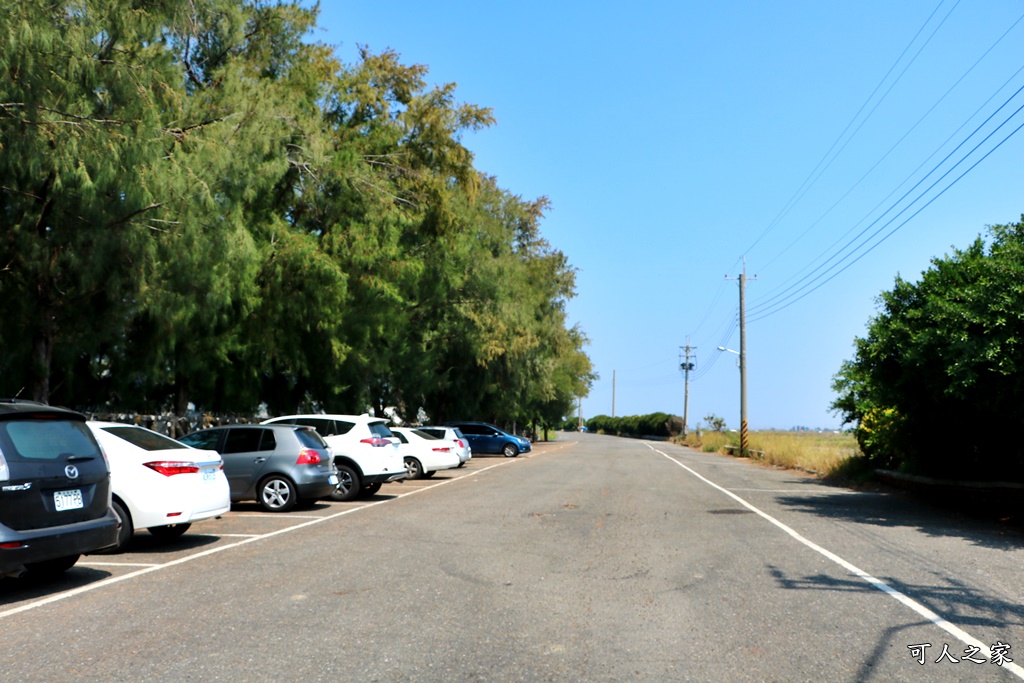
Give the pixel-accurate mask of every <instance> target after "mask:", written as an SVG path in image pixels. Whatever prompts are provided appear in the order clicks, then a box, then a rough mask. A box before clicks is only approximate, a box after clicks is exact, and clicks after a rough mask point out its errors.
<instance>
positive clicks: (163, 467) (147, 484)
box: [87, 421, 231, 552]
mask: <svg viewBox="0 0 1024 683" xmlns="http://www.w3.org/2000/svg"><path fill="white" fill-rule="evenodd" d="M87 424H88V425H89V428H90V429H91V430H92V433H93V434H95V436H96V440H97V441H99V442H100V445H101V446H102V447H103V451H104V453H106V455H107V459H108V461H109V462H110V489H111V491H112V493H113V500H112V501H111V506H112V507H113V508H114V510H115V511H116V512H117V514H118V516H119V517H121V520H122V522H123V523H122V524H121V532H120V534H119V535H118V539H117V546H116V547H114V548H111V549H110V551H109V552H121V551H122V550H124V548H125V546H127V545H128V542H129V541H131V539H132V536H133V535H134V533H135V532H136V531H138V530H141V529H149V533H150V534H152V535H153V536H156V537H157V538H163V539H169V538H177V537H179V536H181V535H182V534H183V533H185V532H186V531H188V528H189V526H191V524H192V522H198V521H199V520H202V519H209V518H210V517H219V516H220V515H222V514H224V513H225V512H227V511H228V510H230V509H231V492H230V490H229V488H228V480H227V477H226V476H225V475H224V463H223V461H222V460H221V457H220V454H219V453H217V452H216V451H210V450H202V449H198V448H192V447H191V446H186V445H185V444H183V443H181V442H180V441H175V440H174V439H171V438H168V437H166V436H164V435H163V434H158V433H157V432H154V431H151V430H149V429H145V428H144V427H138V426H136V425H130V424H121V423H118V422H94V421H90V422H88V423H87Z"/></svg>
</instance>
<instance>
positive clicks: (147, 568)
mask: <svg viewBox="0 0 1024 683" xmlns="http://www.w3.org/2000/svg"><path fill="white" fill-rule="evenodd" d="M515 462H516V458H507V459H505V460H504V461H502V462H498V463H495V464H493V465H488V466H487V467H484V468H483V469H479V470H476V471H474V472H467V473H466V474H465V475H464V476H461V477H458V478H455V479H445V480H443V481H439V482H436V483H434V484H431V485H430V486H426V487H423V488H420V489H416V490H415V491H409V492H407V493H399V494H397V495H395V496H394V497H393V498H387V499H385V500H378V501H376V502H373V503H366V504H365V505H360V506H359V507H351V508H348V509H346V510H342V511H340V512H336V513H334V514H331V515H326V516H324V517H312V518H310V521H308V522H303V523H302V524H296V525H295V526H290V527H285V528H283V529H277V530H276V531H269V532H267V533H265V534H259V535H253V536H251V537H249V538H245V539H243V540H241V541H236V542H235V543H229V544H227V545H222V546H217V547H216V548H208V549H207V550H203V551H201V552H198V553H196V554H194V555H186V556H185V557H180V558H178V559H177V560H171V561H170V562H165V563H164V564H155V565H140V566H142V567H143V568H142V569H137V570H136V571H133V572H129V573H127V574H124V575H122V576H111V577H110V578H107V579H103V580H101V581H97V582H96V583H90V584H88V585H85V586H79V587H78V588H72V589H71V590H68V591H64V592H61V593H55V594H54V595H51V596H48V597H45V598H42V599H40V600H34V601H32V602H29V603H27V604H24V605H21V606H19V607H14V608H12V609H9V610H4V611H2V612H0V619H6V618H7V617H10V616H14V615H15V614H21V613H22V612H27V611H29V610H33V609H35V608H37V607H42V606H44V605H49V604H52V603H55V602H60V601H61V600H66V599H67V598H71V597H74V596H76V595H81V594H82V593H88V592H90V591H94V590H97V589H99V588H106V587H107V586H112V585H114V584H115V583H120V582H122V581H127V580H129V579H134V578H136V577H139V576H144V575H146V574H150V573H152V572H158V571H161V570H163V569H170V568H171V567H176V566H178V565H180V564H185V563H186V562H191V561H193V560H198V559H200V558H203V557H207V556H209V555H216V554H217V553H222V552H225V551H227V550H233V549H234V548H240V547H241V546H243V545H247V544H249V543H253V542H256V541H262V540H263V539H265V538H271V537H272V536H279V535H281V534H287V533H290V532H292V531H298V530H299V529H305V528H306V527H309V526H313V525H315V524H322V523H324V522H327V521H330V520H334V519H337V518H338V517H343V516H345V515H349V514H352V513H353V512H358V511H359V510H366V509H368V508H372V507H376V506H378V505H383V504H385V503H390V502H391V501H393V500H398V499H399V498H404V497H405V496H413V495H416V494H417V493H422V492H423V491H429V490H430V489H433V488H437V487H438V486H444V485H445V484H449V483H451V482H454V481H460V480H462V479H468V478H470V477H473V476H476V475H477V474H481V473H483V472H486V471H488V470H492V469H494V468H495V467H504V466H505V465H511V464H514V463H515ZM262 516H265V515H259V514H252V515H246V514H242V515H239V517H262ZM90 564H91V563H90Z"/></svg>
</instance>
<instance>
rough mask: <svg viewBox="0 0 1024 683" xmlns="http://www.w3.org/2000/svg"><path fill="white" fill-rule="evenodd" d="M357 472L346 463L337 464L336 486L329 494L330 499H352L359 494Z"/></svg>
mask: <svg viewBox="0 0 1024 683" xmlns="http://www.w3.org/2000/svg"><path fill="white" fill-rule="evenodd" d="M359 483H360V482H359V474H358V473H356V471H355V470H354V469H352V468H351V467H349V466H348V465H338V486H337V487H336V488H335V489H334V493H332V494H331V500H338V501H346V500H353V499H354V498H355V497H356V496H358V495H359V491H360V490H361V489H362V487H361V486H360V485H359Z"/></svg>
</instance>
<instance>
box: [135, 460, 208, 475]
mask: <svg viewBox="0 0 1024 683" xmlns="http://www.w3.org/2000/svg"><path fill="white" fill-rule="evenodd" d="M142 464H143V465H145V466H146V467H148V468H149V469H151V470H153V471H154V472H159V473H160V474H162V475H164V476H165V477H173V476H174V475H175V474H194V473H196V472H198V471H199V465H197V464H195V463H194V462H179V461H175V460H158V461H155V462H144V463H142Z"/></svg>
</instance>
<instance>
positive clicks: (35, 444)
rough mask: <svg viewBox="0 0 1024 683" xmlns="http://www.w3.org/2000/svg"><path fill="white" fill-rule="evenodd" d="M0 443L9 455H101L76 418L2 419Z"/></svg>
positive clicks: (36, 457) (46, 457)
mask: <svg viewBox="0 0 1024 683" xmlns="http://www.w3.org/2000/svg"><path fill="white" fill-rule="evenodd" d="M0 446H2V447H0V452H3V454H4V456H5V457H7V458H8V459H10V458H18V459H23V460H57V459H58V458H67V457H68V456H79V457H92V458H98V457H101V456H100V452H99V449H98V447H97V445H96V439H94V438H93V437H92V434H91V433H90V432H89V428H88V427H86V426H85V423H84V422H78V421H75V420H4V421H2V422H0Z"/></svg>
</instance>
